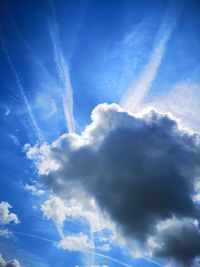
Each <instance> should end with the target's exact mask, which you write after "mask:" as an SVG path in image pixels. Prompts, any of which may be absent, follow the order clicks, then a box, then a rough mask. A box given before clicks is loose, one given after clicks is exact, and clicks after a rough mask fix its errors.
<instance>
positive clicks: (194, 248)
mask: <svg viewBox="0 0 200 267" xmlns="http://www.w3.org/2000/svg"><path fill="white" fill-rule="evenodd" d="M149 242H150V244H151V245H150V246H152V252H153V254H154V255H155V256H158V257H165V258H174V259H176V260H177V261H179V262H181V263H182V264H183V265H184V266H191V265H192V263H193V260H194V258H196V257H197V256H199V255H200V231H199V228H198V224H197V223H195V221H193V220H191V219H182V220H181V219H176V218H172V219H168V220H166V221H164V222H161V223H160V224H159V225H158V226H157V232H156V235H155V236H154V237H151V238H150V240H149Z"/></svg>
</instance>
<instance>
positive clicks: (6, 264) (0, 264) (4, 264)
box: [0, 254, 21, 267]
mask: <svg viewBox="0 0 200 267" xmlns="http://www.w3.org/2000/svg"><path fill="white" fill-rule="evenodd" d="M0 267H21V265H20V263H19V262H18V260H16V259H14V260H9V261H5V260H4V259H3V258H2V256H1V254H0Z"/></svg>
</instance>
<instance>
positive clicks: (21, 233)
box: [13, 231, 58, 244]
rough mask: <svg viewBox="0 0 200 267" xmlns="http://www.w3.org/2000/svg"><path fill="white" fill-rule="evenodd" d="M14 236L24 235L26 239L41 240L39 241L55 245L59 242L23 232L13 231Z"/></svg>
mask: <svg viewBox="0 0 200 267" xmlns="http://www.w3.org/2000/svg"><path fill="white" fill-rule="evenodd" d="M13 233H14V234H17V235H23V236H26V237H30V238H36V239H39V240H42V241H46V242H50V243H53V244H57V243H58V241H55V240H52V239H48V238H44V237H40V236H38V235H32V234H28V233H23V232H19V231H13Z"/></svg>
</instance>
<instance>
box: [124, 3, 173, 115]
mask: <svg viewBox="0 0 200 267" xmlns="http://www.w3.org/2000/svg"><path fill="white" fill-rule="evenodd" d="M173 12H174V10H173V7H170V8H169V11H168V12H167V16H166V18H165V20H164V22H163V23H162V25H161V27H160V29H159V32H158V35H157V38H156V39H158V44H157V45H156V46H155V48H154V49H153V51H152V53H151V56H150V59H149V62H148V63H147V64H146V66H145V67H144V69H143V71H142V73H141V74H140V75H139V77H138V78H137V79H136V80H135V81H134V82H133V83H132V84H131V86H130V87H129V88H128V90H127V92H125V94H124V96H123V97H122V100H121V105H122V106H123V107H124V108H125V109H127V110H129V111H135V110H137V108H138V106H139V105H140V103H141V101H142V100H143V99H144V97H145V96H146V95H147V93H148V91H149V90H150V88H151V86H152V84H153V82H154V80H155V78H156V76H157V73H158V70H159V67H160V65H161V63H162V60H163V57H164V54H165V50H166V46H167V42H168V40H169V39H170V36H171V33H172V31H173V29H174V26H175V24H176V21H175V20H174V21H172V20H171V17H174V16H175V17H177V15H178V14H176V15H175V14H174V15H173V14H172V13H173ZM176 13H177V12H176ZM169 14H170V15H169Z"/></svg>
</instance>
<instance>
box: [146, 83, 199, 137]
mask: <svg viewBox="0 0 200 267" xmlns="http://www.w3.org/2000/svg"><path fill="white" fill-rule="evenodd" d="M199 102H200V86H199V84H195V83H190V82H179V83H177V84H175V85H173V86H172V88H170V90H169V91H168V92H164V93H162V94H159V95H156V96H154V99H153V100H152V101H150V103H148V105H151V106H153V107H155V108H156V109H158V110H160V111H161V112H171V113H173V114H174V116H176V117H177V118H179V120H180V121H181V123H182V124H183V125H184V126H187V127H188V128H191V129H192V130H194V131H198V132H200V117H199V113H200V105H199ZM143 105H145V103H143Z"/></svg>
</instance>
